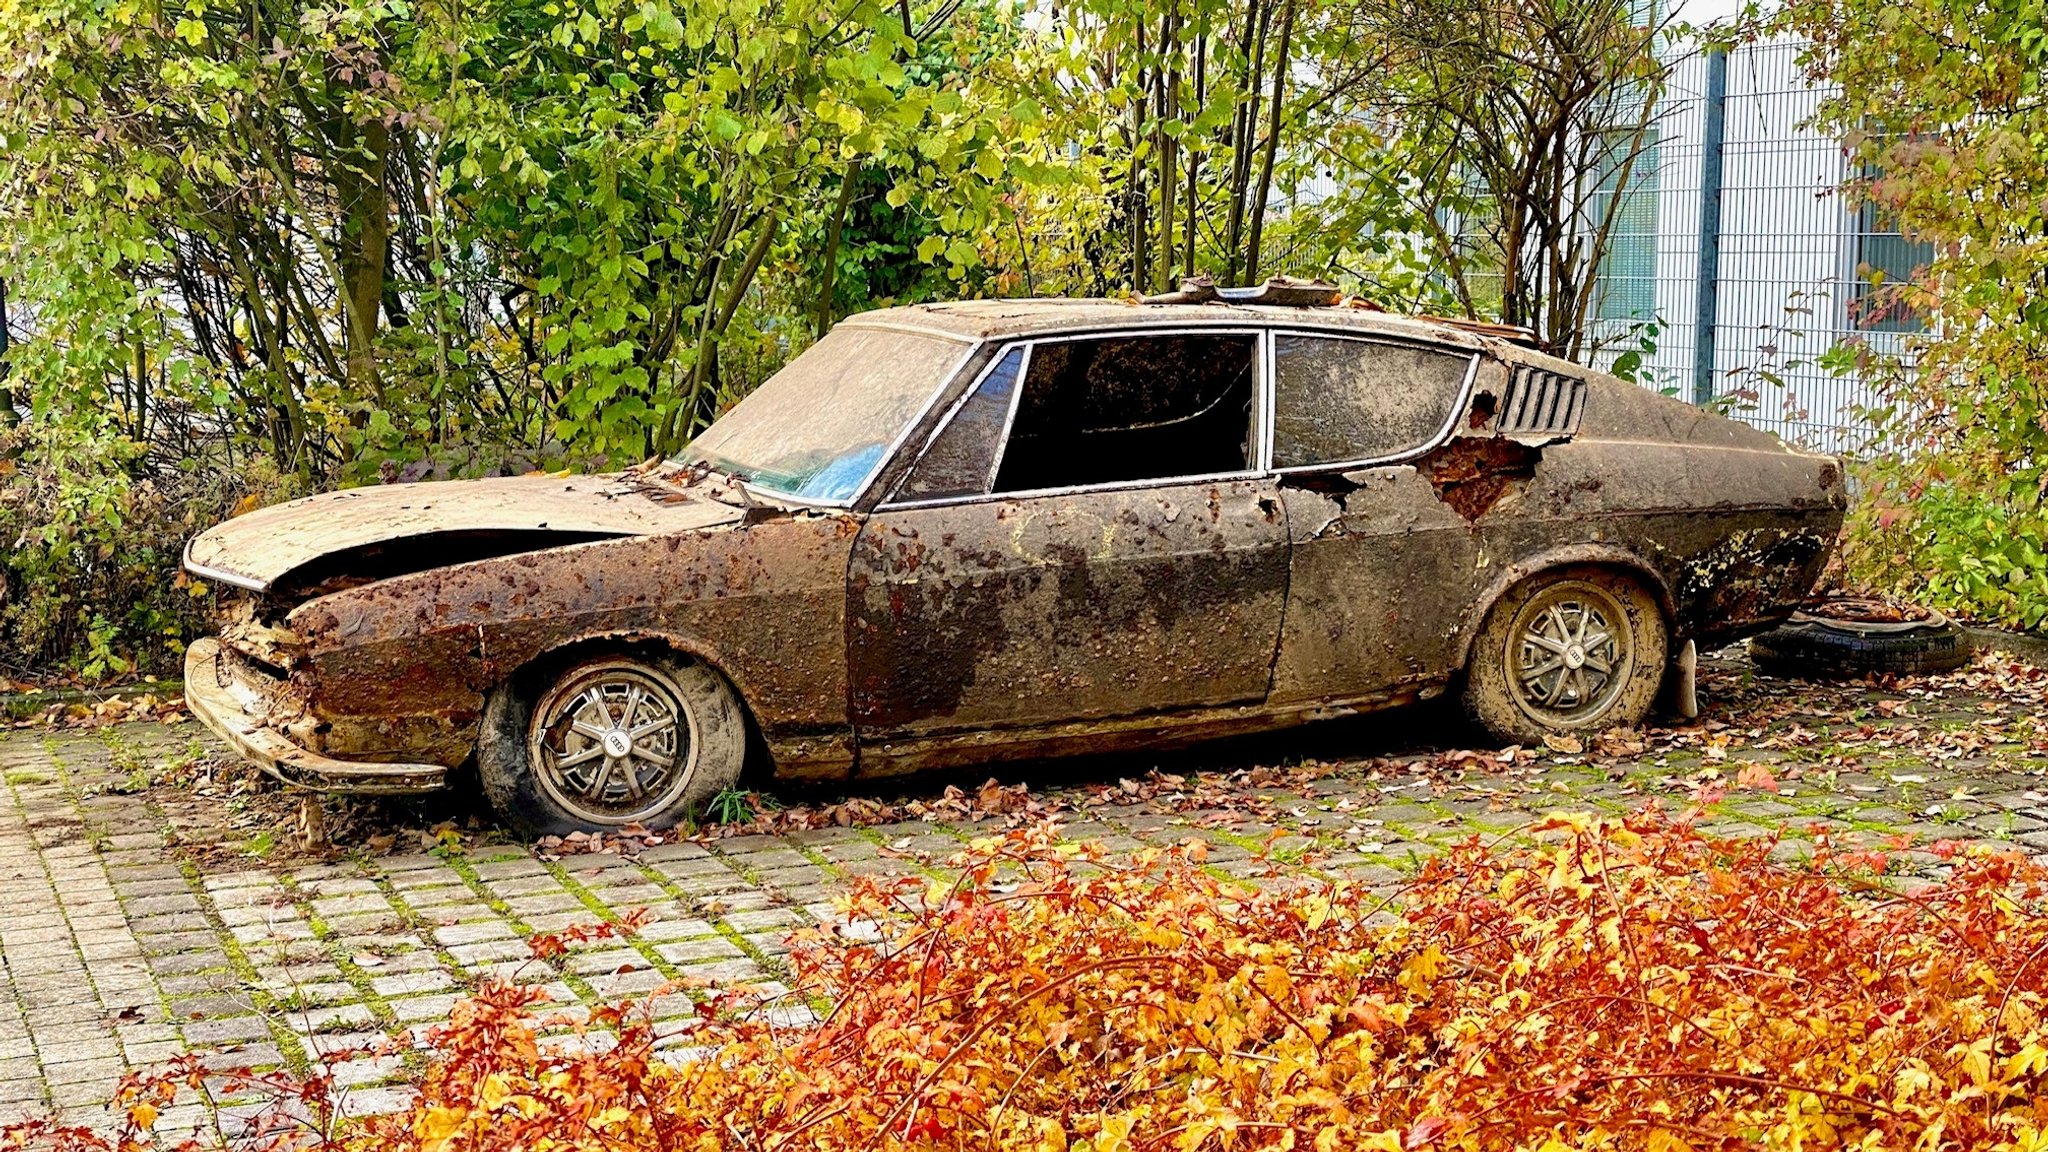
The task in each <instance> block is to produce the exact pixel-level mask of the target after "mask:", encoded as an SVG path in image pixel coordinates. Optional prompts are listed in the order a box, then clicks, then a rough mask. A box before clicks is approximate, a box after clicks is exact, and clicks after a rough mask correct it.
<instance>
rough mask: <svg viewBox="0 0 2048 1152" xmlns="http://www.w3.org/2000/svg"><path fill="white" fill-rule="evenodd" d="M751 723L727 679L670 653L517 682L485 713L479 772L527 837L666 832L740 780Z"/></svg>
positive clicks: (608, 658)
mask: <svg viewBox="0 0 2048 1152" xmlns="http://www.w3.org/2000/svg"><path fill="white" fill-rule="evenodd" d="M745 759H746V724H745V721H744V719H743V717H742V715H741V713H740V706H739V699H738V697H737V696H736V695H735V694H734V693H733V690H732V687H731V686H730V685H729V684H727V683H726V682H725V678H724V677H722V676H720V675H719V674H718V673H717V672H716V671H714V670H712V669H711V668H710V667H708V666H706V665H705V664H703V663H702V662H700V661H696V660H692V659H689V658H687V657H681V656H675V655H672V654H669V653H666V652H633V653H615V654H608V655H604V656H598V657H594V658H586V659H582V660H577V661H572V662H569V663H566V664H564V665H558V666H557V667H556V668H555V669H554V670H553V671H552V672H539V673H537V674H533V675H526V676H521V677H517V678H515V679H514V681H513V682H512V683H508V684H506V685H504V686H502V687H501V688H499V689H498V690H497V691H496V692H494V693H493V694H492V696H491V698H490V700H489V702H488V703H487V704H486V705H485V707H484V719H483V732H482V739H481V740H480V741H479V743H478V747H477V769H478V773H479V774H480V775H481V776H482V777H483V784H484V791H485V794H486V795H488V796H489V797H490V799H491V803H492V805H493V806H495V807H496V808H497V809H498V811H499V813H500V814H501V815H503V816H504V817H505V818H506V819H507V820H509V821H511V822H512V823H514V824H517V825H519V826H520V827H521V828H524V829H525V830H527V831H528V832H532V833H535V834H540V835H561V834H564V833H568V832H577V831H581V832H603V831H606V830H609V829H615V828H619V827H622V826H624V825H627V824H642V825H646V826H649V827H660V826H665V825H669V824H673V823H675V822H677V821H679V820H681V819H683V818H684V817H685V816H687V815H688V814H689V812H690V810H691V809H692V808H693V807H697V806H699V805H701V804H703V803H704V802H705V801H707V800H709V799H710V798H711V797H712V796H714V795H716V794H717V793H718V792H719V791H721V790H722V789H725V788H730V787H732V786H733V785H734V784H736V783H737V782H738V781H739V778H740V770H741V768H742V766H743V765H744V761H745Z"/></svg>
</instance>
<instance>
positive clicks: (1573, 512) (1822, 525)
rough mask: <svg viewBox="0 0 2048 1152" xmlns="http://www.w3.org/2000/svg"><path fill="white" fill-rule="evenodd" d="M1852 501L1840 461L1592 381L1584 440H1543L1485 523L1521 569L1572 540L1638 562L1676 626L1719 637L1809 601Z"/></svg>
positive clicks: (1485, 535)
mask: <svg viewBox="0 0 2048 1152" xmlns="http://www.w3.org/2000/svg"><path fill="white" fill-rule="evenodd" d="M1845 504H1846V493H1845V488H1844V485H1843V482H1842V469H1841V466H1840V464H1839V463H1838V462H1836V461H1835V460H1834V459H1833V458H1832V457H1828V456H1822V455H1817V454H1813V453H1806V452H1800V451H1796V450H1793V449H1790V448H1788V447H1786V446H1785V445H1784V444H1782V443H1781V442H1780V441H1779V440H1778V439H1777V438H1776V437H1774V436H1771V435H1769V434H1768V433H1765V432H1762V431H1759V430H1757V429H1755V428H1751V427H1749V426H1748V425H1745V424H1742V423H1740V422H1739V421H1735V420H1731V419H1728V418H1726V417H1722V416H1717V415H1715V414H1713V413H1710V412H1705V411H1702V410H1701V409H1698V408H1696V407H1693V406H1692V405H1689V404H1684V403H1681V402H1679V401H1677V400H1673V399H1671V398H1669V397H1664V396H1659V395H1657V394H1655V393H1652V392H1650V391H1648V390H1647V389H1644V388H1640V387H1638V386H1636V385H1633V384H1629V383H1628V382H1626V381H1622V380H1617V379H1614V378H1612V377H1605V376H1599V375H1593V376H1591V377H1590V379H1589V381H1588V392H1587V399H1586V411H1585V416H1584V420H1583V422H1582V423H1581V426H1580V428H1579V430H1578V433H1577V435H1576V436H1575V437H1574V438H1573V439H1572V440H1570V441H1567V442H1563V443H1557V444H1550V445H1545V446H1543V447H1542V448H1541V449H1540V456H1539V458H1538V459H1537V461H1536V464H1535V468H1534V472H1533V475H1532V476H1531V477H1530V478H1529V480H1528V482H1527V484H1526V485H1525V486H1523V487H1521V488H1519V489H1518V490H1515V491H1512V492H1510V493H1509V494H1508V495H1507V496H1505V497H1504V498H1503V499H1502V500H1501V501H1499V502H1498V503H1496V504H1495V505H1494V506H1493V507H1492V508H1490V509H1488V510H1487V511H1486V513H1485V514H1483V515H1482V516H1480V517H1479V518H1478V519H1477V521H1476V522H1475V524H1474V526H1475V528H1477V529H1478V530H1479V531H1480V533H1481V535H1482V539H1483V541H1484V545H1483V547H1484V552H1485V553H1486V554H1487V555H1488V556H1489V557H1493V558H1496V559H1497V561H1498V562H1500V563H1501V564H1502V565H1503V566H1504V568H1506V569H1507V570H1508V572H1509V574H1512V571H1513V570H1514V569H1516V568H1518V567H1519V568H1532V567H1540V566H1542V558H1543V557H1544V555H1545V553H1547V552H1552V553H1554V552H1556V551H1557V550H1559V549H1560V548H1564V547H1568V546H1577V547H1579V548H1581V549H1587V550H1590V551H1589V554H1597V553H1598V552H1601V551H1608V550H1611V551H1613V552H1614V553H1615V554H1617V555H1618V556H1619V555H1626V556H1629V557H1633V558H1635V559H1636V560H1637V561H1639V563H1640V565H1641V566H1642V567H1644V568H1646V569H1648V571H1649V572H1650V573H1653V574H1654V576H1655V578H1656V579H1657V580H1658V581H1659V582H1660V583H1661V584H1662V587H1661V588H1659V589H1657V591H1658V592H1659V593H1660V595H1661V596H1662V598H1663V599H1664V600H1665V606H1666V609H1667V611H1668V612H1669V613H1670V615H1671V620H1672V625H1673V631H1674V633H1675V634H1676V635H1677V636H1678V637H1680V638H1681V639H1694V640H1698V641H1700V642H1701V643H1702V644H1704V645H1713V644H1718V643H1721V642H1725V641H1728V640H1733V639H1737V638H1739V637H1741V636H1744V635H1747V634H1750V633H1753V632H1756V631H1759V630H1761V629H1763V628H1766V627H1769V626H1771V625H1772V624H1774V623H1776V622H1777V621H1779V620H1781V619H1783V618H1784V617H1785V616H1786V615H1787V614H1788V613H1789V612H1790V611H1791V610H1792V609H1793V608H1794V607H1795V606H1796V605H1797V604H1798V603H1799V602H1800V600H1802V599H1803V598H1804V597H1805V596H1806V594H1807V593H1808V592H1809V591H1810V590H1811V588H1812V587H1813V584H1814V581H1815V580H1816V579H1817V578H1818V577H1819V575H1820V572H1821V569H1822V568H1823V567H1824V566H1825V564H1826V562H1827V558H1828V556H1829V554H1830V553H1831V552H1832V550H1833V546H1834V542H1835V537H1836V535H1837V533H1838V532H1839V531H1840V528H1841V522H1842V514H1843V509H1844V506H1845ZM1511 582H1512V581H1511V580H1508V581H1496V582H1495V583H1496V584H1503V583H1511ZM1472 623H1473V625H1474V626H1476V624H1477V621H1476V620H1474V621H1473V622H1472Z"/></svg>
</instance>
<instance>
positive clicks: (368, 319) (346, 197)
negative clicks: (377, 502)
mask: <svg viewBox="0 0 2048 1152" xmlns="http://www.w3.org/2000/svg"><path fill="white" fill-rule="evenodd" d="M337 128H338V131H337V133H336V137H337V139H336V143H337V144H338V145H339V147H338V148H337V149H336V151H337V152H338V153H339V157H340V162H339V163H338V164H337V165H336V166H335V173H334V188H335V195H336V199H337V200H338V201H339V202H340V208H341V242H340V244H339V245H338V247H339V248H340V256H341V261H340V262H341V278H342V284H341V307H342V314H343V320H344V322H345V324H346V327H347V337H348V340H347V355H346V359H347V364H348V382H349V386H350V387H351V388H353V389H354V390H355V391H356V392H357V394H358V395H367V396H376V397H379V398H380V399H381V398H382V396H383V394H384V393H383V386H382V382H381V381H379V380H378V378H377V320H378V316H379V314H380V313H381V311H382V309H383V304H384V275H385V270H386V268H385V260H386V257H387V254H388V253H389V252H390V239H391V196H390V189H389V187H388V186H387V185H386V183H385V175H386V171H387V169H388V166H389V160H390V152H391V129H390V128H389V127H387V126H386V125H385V124H384V122H383V121H382V120H379V119H376V118H374V117H372V118H370V119H369V120H367V121H363V122H358V121H356V120H354V119H352V118H348V117H346V116H344V117H343V118H342V119H341V120H340V121H339V123H338V124H337Z"/></svg>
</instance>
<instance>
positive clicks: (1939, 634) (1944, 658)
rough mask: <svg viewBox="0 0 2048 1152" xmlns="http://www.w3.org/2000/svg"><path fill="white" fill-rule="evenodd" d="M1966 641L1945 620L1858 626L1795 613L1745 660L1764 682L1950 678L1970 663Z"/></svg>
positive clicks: (1752, 645)
mask: <svg viewBox="0 0 2048 1152" xmlns="http://www.w3.org/2000/svg"><path fill="white" fill-rule="evenodd" d="M1970 655H1971V649H1970V639H1969V637H1968V636H1965V635H1964V634H1963V630H1962V628H1961V627H1960V626H1958V625H1957V624H1956V623H1955V622H1954V621H1952V620H1950V619H1949V618H1947V617H1946V616H1941V615H1935V616H1934V617H1932V618H1931V619H1928V620H1919V621H1909V622H1905V623H1870V624H1866V623H1860V622H1858V621H1854V620H1832V619H1828V618H1826V617H1821V616H1808V615H1806V614H1805V613H1803V612H1802V613H1794V614H1793V616H1792V619H1791V620H1790V621H1789V622H1788V623H1786V624H1783V625H1781V626H1779V627H1777V628H1774V629H1772V630H1771V631H1769V632H1766V633H1764V634H1762V635H1761V636H1755V637H1752V638H1751V639H1750V641H1749V658H1750V660H1751V661H1752V662H1754V663H1755V664H1756V670H1757V671H1759V672H1762V673H1763V674H1764V675H1766V676H1783V677H1787V678H1792V679H1803V680H1853V679H1856V678H1858V677H1862V676H1915V675H1920V674H1923V673H1928V672H1952V671H1954V670H1955V669H1957V668H1961V667H1962V666H1963V665H1965V664H1968V663H1969V662H1970Z"/></svg>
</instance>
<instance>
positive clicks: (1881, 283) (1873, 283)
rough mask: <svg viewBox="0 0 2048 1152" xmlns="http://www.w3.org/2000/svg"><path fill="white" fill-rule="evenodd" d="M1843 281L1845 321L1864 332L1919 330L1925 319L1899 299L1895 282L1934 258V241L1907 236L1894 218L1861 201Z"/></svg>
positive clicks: (1898, 283)
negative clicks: (1846, 294) (1850, 263)
mask: <svg viewBox="0 0 2048 1152" xmlns="http://www.w3.org/2000/svg"><path fill="white" fill-rule="evenodd" d="M1852 226H1853V227H1854V228H1855V235H1854V236H1853V237H1851V239H1852V241H1853V245H1852V249H1851V250H1852V252H1853V253H1854V255H1855V257H1856V265H1855V268H1854V269H1853V271H1852V275H1851V278H1850V285H1849V324H1850V326H1851V327H1853V328H1857V329H1859V330H1861V331H1864V332H1919V331H1922V330H1923V329H1925V328H1926V326H1927V323H1926V318H1925V317H1923V316H1921V315H1920V313H1919V312H1917V311H1915V310H1914V309H1913V307H1912V306H1911V305H1910V304H1908V303H1907V302H1906V301H1905V300H1904V299H1902V298H1901V297H1900V291H1899V290H1900V286H1901V285H1904V284H1906V283H1907V282H1909V281H1911V280H1912V279H1913V274H1914V273H1915V272H1917V271H1918V270H1919V269H1921V268H1922V267H1924V266H1925V265H1926V264H1927V263H1928V261H1930V260H1933V259H1934V245H1932V244H1928V243H1925V242H1923V241H1918V240H1909V239H1907V238H1906V237H1905V235H1903V234H1902V233H1901V232H1900V231H1899V226H1898V223H1897V221H1895V220H1893V219H1892V218H1891V215H1890V213H1887V212H1886V211H1884V209H1882V208H1881V207H1879V206H1878V205H1876V204H1874V203H1872V202H1870V201H1869V200H1865V201H1864V202H1863V203H1862V204H1860V205H1858V206H1857V208H1856V214H1855V216H1854V218H1853V224H1852Z"/></svg>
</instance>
